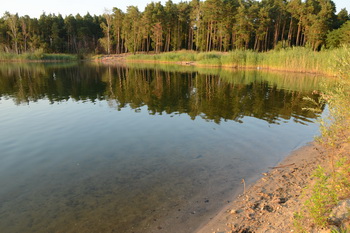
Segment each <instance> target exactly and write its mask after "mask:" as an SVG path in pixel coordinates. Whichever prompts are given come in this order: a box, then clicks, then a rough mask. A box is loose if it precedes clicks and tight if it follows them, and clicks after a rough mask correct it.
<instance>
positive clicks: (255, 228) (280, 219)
mask: <svg viewBox="0 0 350 233" xmlns="http://www.w3.org/2000/svg"><path fill="white" fill-rule="evenodd" d="M327 164H328V162H327V153H325V150H324V149H322V147H321V146H320V145H318V144H317V143H310V144H309V145H307V146H304V147H302V148H300V149H298V150H296V151H294V152H293V153H292V154H291V155H290V156H288V157H287V158H286V159H285V160H284V161H283V162H282V163H280V164H279V165H278V166H276V167H272V168H270V171H269V172H268V173H264V174H262V178H261V179H259V180H258V181H257V182H256V183H254V184H253V185H251V186H250V187H249V188H247V190H246V191H245V193H244V194H241V195H239V196H238V197H237V198H236V199H235V201H234V202H232V203H230V204H229V205H228V206H226V207H225V208H224V209H222V211H221V212H220V213H218V214H217V215H216V216H215V217H213V219H212V220H211V221H209V222H208V223H206V224H204V225H202V226H201V227H200V228H199V229H198V230H197V231H196V232H197V233H213V232H246V233H247V232H293V220H294V213H295V212H297V211H299V210H300V209H301V207H302V205H303V202H304V200H305V197H303V196H301V194H302V190H303V188H304V187H306V186H307V185H308V184H310V183H311V182H312V176H311V174H312V172H313V171H314V170H315V169H316V168H317V167H318V165H321V166H327Z"/></svg>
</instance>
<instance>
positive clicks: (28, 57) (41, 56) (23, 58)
mask: <svg viewBox="0 0 350 233" xmlns="http://www.w3.org/2000/svg"><path fill="white" fill-rule="evenodd" d="M80 58H82V57H81V56H79V55H77V54H64V53H59V54H55V53H44V52H43V51H42V50H38V51H35V52H27V53H21V54H15V53H0V62H58V61H78V60H79V59H80Z"/></svg>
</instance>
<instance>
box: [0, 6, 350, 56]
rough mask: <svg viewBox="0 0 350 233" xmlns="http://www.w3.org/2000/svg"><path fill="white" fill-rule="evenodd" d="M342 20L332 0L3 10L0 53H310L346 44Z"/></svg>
mask: <svg viewBox="0 0 350 233" xmlns="http://www.w3.org/2000/svg"><path fill="white" fill-rule="evenodd" d="M349 19H350V18H349V14H348V12H347V10H346V9H342V10H341V11H340V12H339V13H338V14H336V11H335V4H334V2H333V1H332V0H305V1H302V0H261V1H257V0H206V1H199V0H191V1H189V2H180V3H177V4H175V3H173V2H172V1H171V0H168V1H167V2H166V3H165V4H164V5H162V4H161V3H160V2H151V3H149V4H148V5H147V6H146V7H145V9H144V11H140V10H139V9H138V7H137V6H129V7H128V8H127V10H126V12H123V11H122V10H121V9H118V8H113V9H112V10H110V11H106V12H105V13H104V14H103V15H99V16H96V15H94V16H92V15H90V14H87V15H85V16H81V15H79V14H78V15H76V16H73V15H68V16H66V17H63V16H62V15H60V14H59V15H55V14H48V15H46V14H45V13H43V14H42V15H41V16H40V17H39V18H31V17H29V16H18V14H12V13H10V12H6V13H5V14H4V15H3V16H2V17H1V18H0V53H1V52H2V53H4V52H5V53H16V54H21V53H27V52H36V51H43V52H46V53H79V54H87V53H90V54H91V53H92V54H97V53H107V54H110V53H125V52H133V53H135V52H150V51H153V52H156V53H159V52H168V51H178V50H197V51H206V52H207V51H213V50H215V51H229V50H234V49H251V50H255V51H268V50H271V49H280V48H284V47H291V46H309V47H310V48H312V49H314V50H320V49H321V48H334V47H339V46H341V45H342V44H346V43H350V23H349Z"/></svg>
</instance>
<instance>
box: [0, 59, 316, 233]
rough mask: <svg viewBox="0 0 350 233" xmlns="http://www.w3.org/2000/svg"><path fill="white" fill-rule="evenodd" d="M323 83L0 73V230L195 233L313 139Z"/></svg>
mask: <svg viewBox="0 0 350 233" xmlns="http://www.w3.org/2000/svg"><path fill="white" fill-rule="evenodd" d="M319 81H320V80H319V78H317V77H306V76H300V75H296V74H289V75H288V74H278V73H266V72H259V71H229V70H218V69H196V68H193V67H185V68H181V69H180V68H178V67H173V66H167V67H161V68H159V67H152V68H150V67H141V66H140V65H133V66H130V67H124V66H100V65H96V64H52V63H51V64H5V63H2V64H0V98H1V99H0V129H1V131H0V187H1V189H0V232H176V229H179V228H178V227H179V226H180V227H183V229H184V230H182V232H193V231H194V230H195V229H196V228H197V227H198V226H199V225H200V224H201V223H202V222H203V221H207V220H208V219H209V218H210V217H212V216H213V215H214V214H215V213H216V211H218V210H219V209H220V208H222V206H224V205H225V204H227V202H229V201H231V200H232V197H233V195H234V194H235V193H237V192H238V191H240V190H241V189H242V184H241V180H242V179H245V180H246V181H247V182H249V181H252V180H254V179H255V178H256V177H257V175H259V174H260V173H261V172H264V171H266V170H267V169H268V167H269V166H273V165H275V164H276V163H278V162H280V161H281V160H282V159H283V158H284V157H285V156H286V155H287V154H288V153H290V152H291V151H292V150H294V149H296V148H298V147H300V146H302V145H304V144H305V143H306V142H308V141H311V140H312V139H313V136H314V135H315V134H317V129H318V126H317V124H315V123H314V121H315V119H316V118H317V117H318V116H317V115H315V114H314V113H312V112H308V111H304V110H303V108H305V107H310V103H309V102H308V101H306V100H304V97H306V96H309V97H312V98H317V96H314V95H312V91H313V90H315V89H318V88H319V87H318V83H319Z"/></svg>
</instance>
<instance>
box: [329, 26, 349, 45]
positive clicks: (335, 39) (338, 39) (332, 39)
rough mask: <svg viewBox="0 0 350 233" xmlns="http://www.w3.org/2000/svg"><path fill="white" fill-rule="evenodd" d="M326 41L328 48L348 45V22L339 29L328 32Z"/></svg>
mask: <svg viewBox="0 0 350 233" xmlns="http://www.w3.org/2000/svg"><path fill="white" fill-rule="evenodd" d="M326 41H327V47H328V48H338V47H340V46H341V45H346V44H349V41H350V21H347V22H345V23H344V24H343V25H342V26H341V27H340V28H339V29H337V30H333V31H331V32H329V33H328V34H327V40H326Z"/></svg>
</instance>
